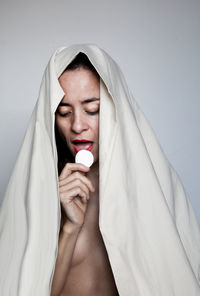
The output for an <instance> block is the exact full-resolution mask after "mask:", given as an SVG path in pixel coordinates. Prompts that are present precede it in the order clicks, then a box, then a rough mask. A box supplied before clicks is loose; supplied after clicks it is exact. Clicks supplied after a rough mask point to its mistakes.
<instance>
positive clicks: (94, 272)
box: [51, 68, 119, 296]
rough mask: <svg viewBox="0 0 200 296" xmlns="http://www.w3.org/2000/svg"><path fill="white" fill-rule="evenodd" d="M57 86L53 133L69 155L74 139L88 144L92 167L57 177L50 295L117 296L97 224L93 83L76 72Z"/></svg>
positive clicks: (73, 167) (68, 169)
mask: <svg viewBox="0 0 200 296" xmlns="http://www.w3.org/2000/svg"><path fill="white" fill-rule="evenodd" d="M59 82H60V85H61V86H62V88H63V90H64V92H65V96H64V98H63V100H62V101H61V103H60V105H59V106H58V112H56V124H57V127H58V129H59V133H60V135H61V137H62V139H63V140H64V141H65V142H66V143H67V146H68V147H69V149H70V151H71V153H72V155H73V156H75V154H76V152H75V151H74V147H73V140H74V139H88V140H89V141H92V142H93V148H92V150H91V152H92V153H93V156H94V163H93V165H92V167H91V168H87V167H86V166H84V165H82V164H76V163H67V164H66V165H65V167H64V168H63V170H62V172H61V174H60V176H59V197H60V203H61V208H62V221H61V229H60V235H59V242H58V255H57V260H56V266H55V271H54V277H53V282H52V290H51V296H80V295H81V296H94V295H95V296H117V295H119V294H118V291H117V288H116V284H115V280H114V276H113V273H112V269H111V265H110V262H109V258H108V254H107V251H106V248H105V245H104V242H103V239H102V236H101V233H100V230H99V224H98V220H99V162H98V157H99V151H98V149H99V142H98V141H99V114H98V113H99V100H100V99H99V97H100V90H99V80H98V78H97V76H95V75H94V73H93V72H91V71H90V70H87V69H82V68H79V69H76V70H73V71H66V72H64V74H62V75H61V77H60V78H59ZM84 100H90V101H89V102H86V103H84V104H83V102H84ZM91 100H92V101H91ZM66 104H67V105H66Z"/></svg>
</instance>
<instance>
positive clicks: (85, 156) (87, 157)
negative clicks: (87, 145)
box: [75, 149, 94, 167]
mask: <svg viewBox="0 0 200 296" xmlns="http://www.w3.org/2000/svg"><path fill="white" fill-rule="evenodd" d="M93 162H94V156H93V154H92V152H90V151H89V150H86V149H81V150H79V152H77V153H76V156H75V163H82V164H84V165H85V166H87V167H91V165H92V164H93Z"/></svg>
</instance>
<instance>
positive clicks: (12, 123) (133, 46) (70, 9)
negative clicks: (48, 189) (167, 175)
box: [0, 0, 200, 224]
mask: <svg viewBox="0 0 200 296" xmlns="http://www.w3.org/2000/svg"><path fill="white" fill-rule="evenodd" d="M199 29H200V1H195V0H187V1H186V0H168V1H166V0H165V1H164V0H163V1H161V0H160V1H158V0H146V1H144V0H137V1H136V0H130V1H129V0H125V1H116V0H115V1H113V0H112V1H108V0H101V1H94V0H93V1H88V0H84V1H81V0H80V1H76V0H73V1H71V0H70V1H54V2H51V1H41V2H40V1H38V2H37V1H27V0H20V1H14V0H13V1H11V0H3V1H2V0H1V2H0V46H1V55H0V75H1V79H0V90H1V108H0V126H1V129H0V139H1V146H0V147H1V148H0V149H1V153H0V165H1V175H0V199H1V200H2V199H3V196H4V192H5V189H6V186H7V183H8V180H9V176H10V174H11V171H12V168H13V166H14V163H15V161H16V157H17V154H18V152H19V149H20V146H21V143H22V140H23V137H24V134H25V130H26V127H27V123H28V120H29V118H30V115H31V112H32V110H33V107H34V105H35V102H36V100H37V96H38V92H39V86H40V82H41V78H42V74H43V71H44V69H45V66H46V64H47V62H48V60H49V58H50V56H51V55H52V53H53V52H54V50H55V49H56V48H57V47H60V46H69V45H71V44H74V43H95V44H97V45H99V46H100V47H102V48H103V49H104V50H106V51H107V52H108V53H109V54H110V55H111V56H112V57H113V58H114V59H115V60H116V61H117V63H118V64H119V65H120V67H121V69H122V71H123V73H124V75H125V78H126V80H127V82H128V85H129V87H130V89H131V90H132V93H133V95H134V97H135V98H136V101H137V102H138V104H139V106H140V107H141V109H142V110H143V112H144V114H145V115H146V117H147V119H148V121H149V122H150V124H151V126H152V128H153V130H154V132H155V134H156V136H157V139H158V141H159V142H160V144H161V146H162V148H163V150H164V151H165V153H166V155H167V157H168V159H169V161H170V162H171V164H172V165H173V167H174V168H175V170H176V171H177V172H178V174H179V176H180V177H181V180H182V183H183V185H184V188H185V190H186V192H187V194H188V196H189V198H190V201H191V203H192V206H193V208H194V211H195V214H196V217H197V219H198V222H199V224H200V210H199V208H200V200H199V195H200V180H199V165H200V154H199V151H200V134H199V124H200V117H199V112H200V111H199V110H200V100H199V86H200V32H199Z"/></svg>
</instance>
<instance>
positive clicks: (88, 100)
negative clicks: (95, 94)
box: [59, 98, 100, 107]
mask: <svg viewBox="0 0 200 296" xmlns="http://www.w3.org/2000/svg"><path fill="white" fill-rule="evenodd" d="M95 101H100V99H99V98H90V99H86V100H84V101H82V102H81V104H82V105H84V104H87V103H90V102H95ZM59 106H70V107H71V106H72V105H70V104H69V103H64V102H61V103H60V104H59Z"/></svg>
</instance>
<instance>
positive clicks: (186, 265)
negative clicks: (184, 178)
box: [0, 44, 200, 296]
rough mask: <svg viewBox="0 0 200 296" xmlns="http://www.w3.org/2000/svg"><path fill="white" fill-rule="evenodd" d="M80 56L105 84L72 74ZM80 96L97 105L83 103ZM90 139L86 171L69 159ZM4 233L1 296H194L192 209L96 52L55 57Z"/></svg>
mask: <svg viewBox="0 0 200 296" xmlns="http://www.w3.org/2000/svg"><path fill="white" fill-rule="evenodd" d="M79 53H83V54H85V55H86V56H87V57H88V59H89V60H90V62H91V64H92V65H93V67H94V68H95V70H96V72H97V73H98V75H99V78H100V79H99V88H98V75H96V73H95V72H94V71H93V70H92V71H91V70H87V69H86V68H80V67H79V69H76V70H72V69H71V70H70V69H67V71H65V70H66V68H67V66H68V65H70V63H71V62H73V60H75V58H76V57H77V56H78V54H79ZM82 74H84V75H82ZM80 75H81V76H80ZM78 77H79V78H78ZM86 78H87V79H88V80H87V79H86ZM85 79H86V81H85ZM75 81H76V83H74V82H75ZM87 81H90V83H89V86H88V87H86V86H87V83H86V82H87ZM74 85H77V89H76V87H75V86H74ZM92 85H93V87H92ZM83 86H85V87H86V88H84V87H83ZM82 87H83V90H89V89H90V87H92V93H90V94H87V93H86V94H85V95H84V96H85V97H82V92H80V89H81V88H82ZM93 91H94V93H93ZM83 93H84V92H83ZM88 96H89V98H90V99H91V96H92V97H95V102H93V103H94V104H95V106H94V105H93V104H92V103H91V104H92V107H91V109H92V110H91V109H89V108H90V103H86V104H81V101H82V100H85V99H87V97H88ZM96 99H100V101H99V103H98V100H96ZM60 103H68V104H69V103H70V105H71V106H68V105H67V107H66V105H65V106H62V104H61V105H60ZM98 104H100V105H99V113H96V112H97V110H98V106H97V105H98ZM64 107H66V109H63V108H64ZM93 108H94V109H93ZM87 112H95V113H94V115H91V114H90V113H87ZM64 114H65V115H64ZM62 115H63V117H62ZM65 116H66V117H65ZM90 116H91V117H90ZM97 119H98V121H97ZM98 122H99V125H98ZM97 127H98V128H97ZM55 132H56V137H55ZM97 134H98V136H99V137H98V136H97ZM83 137H84V138H85V139H86V140H89V142H90V141H92V142H94V143H93V146H92V150H93V151H92V150H91V152H93V153H94V158H95V163H94V164H93V166H92V167H91V168H90V169H87V168H86V167H84V166H81V165H80V164H74V156H75V152H76V151H75V150H74V149H75V148H76V149H79V148H82V147H86V146H81V145H83V144H77V143H74V142H73V141H74V140H83V139H84V138H83ZM55 138H56V139H55ZM97 138H98V140H97ZM59 142H60V143H59ZM64 144H66V145H64ZM73 145H74V146H73ZM88 145H89V144H88ZM62 147H63V148H64V149H62ZM65 149H66V150H65ZM90 149H91V148H90ZM97 150H98V152H97ZM58 165H59V170H58ZM97 167H98V169H97ZM98 174H99V176H98ZM77 187H78V188H77ZM61 209H62V213H61ZM61 215H62V223H60V222H61V219H60V218H61ZM64 232H65V233H64ZM0 233H1V238H0V253H1V254H3V256H1V257H0V290H1V293H2V295H5V296H7V295H12V294H14V295H20V296H21V295H22V296H27V295H29V296H35V295H44V296H47V295H48V296H49V295H50V294H51V293H52V294H53V293H55V294H56V293H61V295H66V293H67V295H70V293H71V295H73V293H74V294H76V293H78V291H80V289H81V293H82V289H83V293H85V295H91V293H92V295H94V291H95V294H97V293H99V295H100V293H103V295H117V293H119V295H120V296H121V295H122V296H130V295H133V296H144V295H148V296H157V295H158V296H160V295H175V296H179V295H182V296H188V295H195V296H196V295H199V293H200V233H199V227H198V224H197V221H196V218H195V215H194V212H193V209H192V207H191V204H190V202H189V199H188V198H187V196H186V193H185V191H184V187H183V186H182V184H181V182H180V179H179V177H178V175H177V173H176V172H175V170H174V169H173V167H172V166H171V164H170V163H169V162H168V160H167V159H166V157H165V154H164V152H163V151H162V148H161V147H160V145H159V143H158V141H157V139H156V137H155V135H154V132H153V131H152V129H151V127H150V125H149V123H148V121H147V120H146V118H145V116H144V115H143V113H142V111H141V110H140V108H139V106H138V104H137V103H136V101H135V99H134V98H133V97H132V95H131V93H130V91H129V89H128V87H127V85H126V82H125V80H124V77H123V75H122V73H121V71H120V69H119V67H118V65H117V64H116V63H115V62H114V61H113V59H112V58H111V57H110V56H109V55H108V54H107V53H106V52H105V51H103V50H102V49H100V48H99V47H97V46H96V45H91V44H83V45H81V44H77V45H73V46H70V47H68V48H60V49H58V50H57V51H56V52H55V53H54V54H53V55H52V57H51V59H50V61H49V63H48V65H47V68H46V70H45V73H44V77H43V80H42V84H41V89H40V94H39V98H38V101H37V103H36V106H35V108H34V111H33V113H32V116H31V119H30V122H29V126H28V129H27V133H26V135H25V138H24V142H23V145H22V148H21V150H20V154H19V157H18V159H17V162H16V165H15V168H14V170H13V174H12V176H11V178H10V181H9V184H8V188H7V191H6V195H5V198H4V202H3V204H2V207H1V212H0ZM66 250H67V251H66ZM63 262H64V264H63V265H62V263H63ZM81 266H82V267H83V269H81ZM60 273H62V274H63V276H61V277H60ZM91 275H92V276H91ZM97 276H98V277H99V282H98V283H97ZM89 278H90V280H89V281H88V279H89ZM86 281H87V283H86ZM96 291H97V292H96ZM83 293H82V294H81V295H84V294H83ZM79 294H80V293H79ZM97 295H98V294H97Z"/></svg>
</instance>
